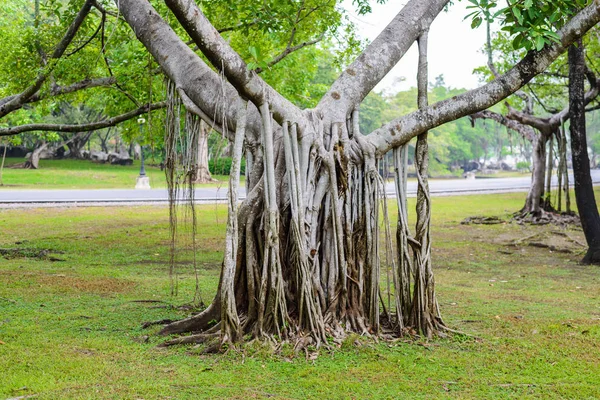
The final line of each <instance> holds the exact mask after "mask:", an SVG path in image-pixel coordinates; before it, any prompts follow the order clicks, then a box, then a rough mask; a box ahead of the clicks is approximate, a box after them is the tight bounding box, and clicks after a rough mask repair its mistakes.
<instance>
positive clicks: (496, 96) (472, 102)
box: [367, 0, 600, 155]
mask: <svg viewBox="0 0 600 400" xmlns="http://www.w3.org/2000/svg"><path fill="white" fill-rule="evenodd" d="M599 21H600V1H599V0H594V2H593V3H592V4H591V5H589V6H587V7H586V8H584V9H583V10H582V11H581V12H579V13H578V14H577V15H576V16H574V17H573V18H572V19H571V20H570V21H569V22H568V23H567V24H566V25H565V26H564V27H563V28H562V29H561V30H560V31H559V32H558V35H559V37H560V42H558V43H553V44H552V45H550V46H546V47H544V48H543V49H542V50H541V51H531V52H529V53H528V54H527V55H526V56H525V58H523V59H522V60H521V61H520V62H519V63H518V64H517V65H515V66H514V67H513V68H512V69H511V70H509V71H508V72H506V73H505V74H504V75H502V76H500V77H499V78H497V79H495V80H493V81H492V82H490V83H488V84H486V85H484V86H482V87H480V88H477V89H473V90H470V91H468V92H465V93H463V94H461V95H459V96H455V97H452V98H450V99H446V100H443V101H440V102H438V103H435V104H433V105H431V106H429V107H428V108H426V109H424V110H418V111H415V112H413V113H410V114H408V115H405V116H403V117H401V118H398V119H395V120H393V121H392V122H390V123H388V124H386V125H384V126H383V127H381V128H380V129H377V130H375V131H373V132H372V133H371V134H369V135H368V137H367V140H368V142H369V143H370V144H371V145H372V146H374V148H375V150H376V151H377V153H378V154H380V155H381V154H385V153H386V152H387V151H389V150H390V149H392V148H394V147H398V146H400V145H402V144H404V143H406V142H408V141H409V140H410V139H411V138H413V137H415V136H417V135H418V134H420V133H421V132H424V131H426V130H428V129H431V128H434V127H436V126H439V125H442V124H444V123H446V122H449V121H452V120H455V119H457V118H460V117H464V116H466V115H470V114H473V113H475V112H477V111H481V110H485V109H486V108H489V107H491V106H493V105H494V104H496V103H498V102H499V101H501V100H502V99H504V98H506V97H508V96H509V95H511V94H512V93H514V92H515V91H517V90H518V89H520V88H521V87H522V86H523V85H525V84H526V83H527V82H529V81H530V80H531V79H532V78H533V77H534V76H535V75H537V74H539V73H541V72H542V71H544V70H545V69H546V68H548V66H549V65H550V64H551V63H552V62H553V61H554V60H555V59H556V58H557V57H558V56H559V55H561V54H562V53H563V52H564V51H565V50H566V49H567V48H568V46H569V45H570V44H571V43H573V42H574V41H575V40H577V39H578V38H579V37H581V36H583V35H584V34H585V33H586V32H587V31H588V30H590V29H591V28H592V27H593V26H594V25H596V24H597V23H598V22H599Z"/></svg>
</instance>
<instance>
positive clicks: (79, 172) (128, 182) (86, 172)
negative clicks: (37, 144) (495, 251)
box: [0, 158, 244, 191]
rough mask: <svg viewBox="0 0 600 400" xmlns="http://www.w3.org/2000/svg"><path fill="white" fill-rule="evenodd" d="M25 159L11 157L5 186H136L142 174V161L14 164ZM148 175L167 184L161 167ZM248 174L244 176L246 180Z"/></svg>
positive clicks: (149, 169)
mask: <svg viewBox="0 0 600 400" xmlns="http://www.w3.org/2000/svg"><path fill="white" fill-rule="evenodd" d="M22 162H23V159H22V158H7V159H6V163H5V168H4V172H3V174H2V177H3V178H2V180H3V183H4V186H0V191H2V190H3V189H6V190H11V189H133V188H134V187H135V179H136V177H137V176H138V175H139V174H140V161H139V160H135V161H134V162H133V165H131V166H121V165H110V164H97V163H93V162H91V161H87V160H40V168H39V169H37V170H32V169H13V168H8V167H10V166H11V165H15V164H20V163H22ZM146 175H148V176H149V177H150V185H151V186H152V188H155V189H164V188H166V187H167V181H166V178H165V173H164V172H163V171H161V170H160V168H158V167H153V166H150V165H146ZM213 178H215V179H216V180H217V181H219V182H216V183H213V184H208V185H196V186H197V187H203V186H210V185H219V184H220V185H224V187H226V186H227V180H228V179H229V177H228V176H223V175H215V176H213ZM243 179H244V177H242V181H243Z"/></svg>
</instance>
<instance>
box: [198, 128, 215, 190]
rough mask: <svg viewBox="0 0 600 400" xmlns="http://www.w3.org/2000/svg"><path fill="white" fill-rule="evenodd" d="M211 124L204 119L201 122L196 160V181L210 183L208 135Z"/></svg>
mask: <svg viewBox="0 0 600 400" xmlns="http://www.w3.org/2000/svg"><path fill="white" fill-rule="evenodd" d="M209 133H210V126H208V124H207V123H206V122H204V121H201V122H200V134H199V135H198V155H197V158H196V162H197V163H198V167H197V168H196V179H195V180H194V183H209V182H212V181H213V179H212V176H211V175H210V171H209V169H208V135H209Z"/></svg>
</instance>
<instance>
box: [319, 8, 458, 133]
mask: <svg viewBox="0 0 600 400" xmlns="http://www.w3.org/2000/svg"><path fill="white" fill-rule="evenodd" d="M447 3H448V0H428V1H424V0H411V1H409V2H408V3H407V4H406V6H404V8H402V10H400V12H399V13H398V15H396V17H395V18H394V19H393V20H392V22H390V24H389V25H388V26H387V27H386V28H385V29H384V30H383V32H381V34H379V36H378V37H377V38H376V39H375V40H374V41H373V42H372V43H371V44H370V45H369V46H368V47H367V48H366V49H365V51H364V52H363V53H362V54H361V55H360V56H359V57H358V58H357V59H356V60H355V61H354V62H353V63H352V64H351V65H350V66H349V67H348V68H347V69H346V70H345V71H344V72H343V73H342V75H341V76H340V77H339V78H338V79H337V81H335V83H334V84H333V85H332V86H331V88H330V89H329V91H328V92H327V93H326V94H325V96H323V98H322V99H321V101H320V102H319V105H318V106H317V110H319V111H322V112H327V113H330V112H331V110H338V111H339V113H340V115H336V116H334V118H335V119H341V120H343V121H345V120H346V115H348V114H349V113H350V112H352V110H353V109H354V108H355V107H356V105H357V104H360V102H361V101H362V100H363V99H364V98H365V97H366V96H367V94H369V92H371V90H373V88H374V87H375V86H376V85H377V84H378V83H379V82H380V81H381V79H383V77H384V76H385V75H387V73H388V72H389V71H390V70H391V69H392V68H393V67H394V66H395V65H396V64H397V63H398V61H400V59H401V58H402V57H403V56H404V54H406V52H407V51H408V49H409V48H410V46H412V44H413V43H414V41H415V40H416V39H417V38H418V37H419V36H420V35H421V33H423V31H424V30H425V29H427V28H429V26H430V25H431V22H432V21H433V20H434V19H435V17H436V16H437V15H438V14H439V13H440V12H441V11H442V9H443V8H444V7H445V6H446V4H447Z"/></svg>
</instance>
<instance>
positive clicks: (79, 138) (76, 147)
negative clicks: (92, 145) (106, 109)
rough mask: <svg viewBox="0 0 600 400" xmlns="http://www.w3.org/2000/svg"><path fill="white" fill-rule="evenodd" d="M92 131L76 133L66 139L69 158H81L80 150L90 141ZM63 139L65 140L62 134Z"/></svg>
mask: <svg viewBox="0 0 600 400" xmlns="http://www.w3.org/2000/svg"><path fill="white" fill-rule="evenodd" d="M92 133H93V132H87V133H86V132H79V133H76V134H75V135H74V136H73V137H72V138H71V140H70V141H67V147H69V158H83V155H82V151H83V149H84V148H85V145H86V144H87V143H88V142H89V141H90V138H91V137H92ZM63 139H65V140H67V139H66V138H65V137H64V136H63Z"/></svg>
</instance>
